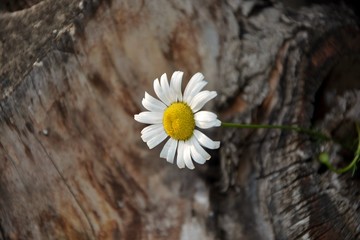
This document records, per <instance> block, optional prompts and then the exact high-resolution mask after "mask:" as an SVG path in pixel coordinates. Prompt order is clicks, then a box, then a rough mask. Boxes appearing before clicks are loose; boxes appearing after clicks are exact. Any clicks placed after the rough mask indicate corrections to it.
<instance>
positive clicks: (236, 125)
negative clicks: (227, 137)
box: [221, 122, 360, 174]
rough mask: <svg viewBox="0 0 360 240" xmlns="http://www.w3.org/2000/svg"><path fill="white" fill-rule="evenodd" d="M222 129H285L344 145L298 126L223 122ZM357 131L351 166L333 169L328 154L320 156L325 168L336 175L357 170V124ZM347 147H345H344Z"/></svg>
mask: <svg viewBox="0 0 360 240" xmlns="http://www.w3.org/2000/svg"><path fill="white" fill-rule="evenodd" d="M221 126H222V127H225V128H251V129H283V130H291V131H295V132H299V133H305V134H307V135H309V136H312V137H315V138H317V139H319V140H323V141H333V142H336V143H339V144H340V145H343V144H342V143H340V142H338V141H336V140H334V139H332V138H331V137H329V136H327V135H325V134H323V133H321V132H318V131H315V130H312V129H306V128H302V127H298V126H290V125H267V124H242V123H226V122H222V123H221ZM356 130H357V133H358V138H359V139H358V147H357V150H356V152H355V157H354V159H353V160H352V161H351V163H350V164H349V165H347V166H346V167H344V168H340V169H337V168H335V167H333V166H332V165H331V163H330V161H329V156H328V155H327V154H326V153H323V154H322V155H320V156H319V160H320V162H321V163H323V164H324V165H325V166H327V168H328V169H330V170H331V171H333V172H335V173H338V174H340V173H345V172H347V171H349V170H351V169H355V168H356V163H357V162H358V161H359V160H360V126H359V124H357V123H356ZM343 147H345V146H343Z"/></svg>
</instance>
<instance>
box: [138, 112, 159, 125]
mask: <svg viewBox="0 0 360 240" xmlns="http://www.w3.org/2000/svg"><path fill="white" fill-rule="evenodd" d="M134 119H135V120H136V121H138V122H141V123H146V124H157V123H162V119H163V113H160V112H141V113H139V114H135V115H134Z"/></svg>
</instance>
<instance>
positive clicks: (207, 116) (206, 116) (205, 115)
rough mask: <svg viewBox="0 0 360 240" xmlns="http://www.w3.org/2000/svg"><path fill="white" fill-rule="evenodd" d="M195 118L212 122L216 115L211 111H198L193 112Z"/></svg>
mask: <svg viewBox="0 0 360 240" xmlns="http://www.w3.org/2000/svg"><path fill="white" fill-rule="evenodd" d="M194 117H195V120H198V121H202V122H212V121H214V120H215V119H217V115H216V114H215V113H213V112H209V111H200V112H197V113H195V115H194Z"/></svg>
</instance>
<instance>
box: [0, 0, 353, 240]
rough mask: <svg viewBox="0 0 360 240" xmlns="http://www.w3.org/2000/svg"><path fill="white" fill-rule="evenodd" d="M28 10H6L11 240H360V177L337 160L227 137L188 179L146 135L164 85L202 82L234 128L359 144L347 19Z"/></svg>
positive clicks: (4, 112) (244, 9)
mask: <svg viewBox="0 0 360 240" xmlns="http://www.w3.org/2000/svg"><path fill="white" fill-rule="evenodd" d="M17 3H18V4H15V5H9V4H8V5H4V6H0V7H1V8H0V107H1V108H0V110H1V111H0V239H183V240H185V239H357V238H360V214H359V207H360V203H359V200H358V199H359V196H360V186H359V185H360V183H359V177H358V176H357V175H355V176H354V177H351V174H344V175H336V174H333V173H331V172H329V171H323V170H321V169H320V170H321V171H319V165H318V163H317V161H316V156H317V154H318V153H319V151H320V150H324V149H325V150H326V151H328V152H330V153H331V154H332V155H331V156H332V157H333V159H334V160H335V163H336V164H339V165H341V164H344V163H345V162H346V161H347V160H348V159H349V158H348V155H346V154H343V153H342V152H340V151H337V149H336V146H333V145H331V144H327V145H321V146H320V145H318V144H317V143H316V142H315V141H313V140H312V139H309V138H308V137H307V136H304V135H299V134H295V133H289V132H281V131H279V130H266V131H265V130H257V131H253V130H252V131H250V130H231V129H214V130H211V131H210V132H209V134H210V135H211V136H212V137H213V138H215V139H220V140H221V142H222V143H221V145H222V147H221V148H220V150H219V151H213V152H211V154H212V158H211V160H210V161H209V162H208V163H207V164H206V165H204V166H196V170H194V171H191V170H186V169H185V170H180V169H178V168H177V167H176V165H171V164H168V163H166V161H164V160H163V159H160V158H159V153H160V148H156V149H155V150H149V149H148V148H147V146H146V144H144V143H143V142H142V141H141V139H140V130H141V129H142V128H143V127H144V126H143V125H141V124H139V123H136V122H135V121H134V120H133V115H134V114H136V113H139V112H140V111H142V107H141V99H142V97H143V94H144V92H145V91H148V92H150V93H153V90H152V81H153V80H154V79H155V78H157V77H159V76H160V75H161V74H162V73H163V72H166V73H168V75H169V74H171V73H172V72H173V71H174V70H182V71H184V72H185V73H186V74H185V79H186V80H187V79H189V77H190V76H191V75H192V74H193V73H195V72H198V71H201V72H203V73H204V75H205V76H206V79H207V80H208V81H209V85H208V86H207V88H209V89H215V90H217V91H218V94H219V96H218V97H217V99H216V101H215V104H213V105H211V104H210V105H209V106H208V108H209V109H211V110H214V111H216V112H217V113H218V114H219V116H220V118H221V119H222V120H226V121H238V122H253V123H271V124H299V125H302V126H314V125H315V126H317V127H318V128H320V129H322V130H323V131H324V132H326V133H329V134H333V135H336V136H339V137H340V138H346V137H353V136H354V128H353V127H352V126H353V125H352V124H353V122H354V121H358V120H359V119H360V118H359V113H360V110H359V106H360V92H359V88H360V86H359V80H358V79H359V77H360V71H359V70H358V69H359V65H360V45H359V44H358V43H359V42H360V31H359V29H358V23H357V22H356V16H355V15H354V14H353V12H352V11H351V10H349V8H347V7H346V6H345V5H331V4H329V5H308V6H306V7H303V8H301V7H299V6H298V5H296V7H295V6H284V5H282V4H281V3H277V2H275V1H272V2H267V1H236V0H232V1H230V0H229V1H212V0H211V1H205V0H204V1H177V0H171V1H165V0H156V1H132V0H131V1H130V0H129V1H120V0H113V1H109V0H108V1H77V2H75V1H71V0H61V1H60V0H58V1H55V0H53V1H50V0H49V1H36V0H35V1H25V0H21V1H18V2H17ZM344 136H345V137H344ZM350 158H351V156H350Z"/></svg>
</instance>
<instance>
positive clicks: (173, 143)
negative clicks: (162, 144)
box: [166, 138, 178, 163]
mask: <svg viewBox="0 0 360 240" xmlns="http://www.w3.org/2000/svg"><path fill="white" fill-rule="evenodd" d="M169 141H171V146H170V148H169V151H168V154H167V156H166V161H168V162H169V163H174V158H175V153H176V149H177V145H178V141H177V140H174V139H172V138H170V139H169Z"/></svg>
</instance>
